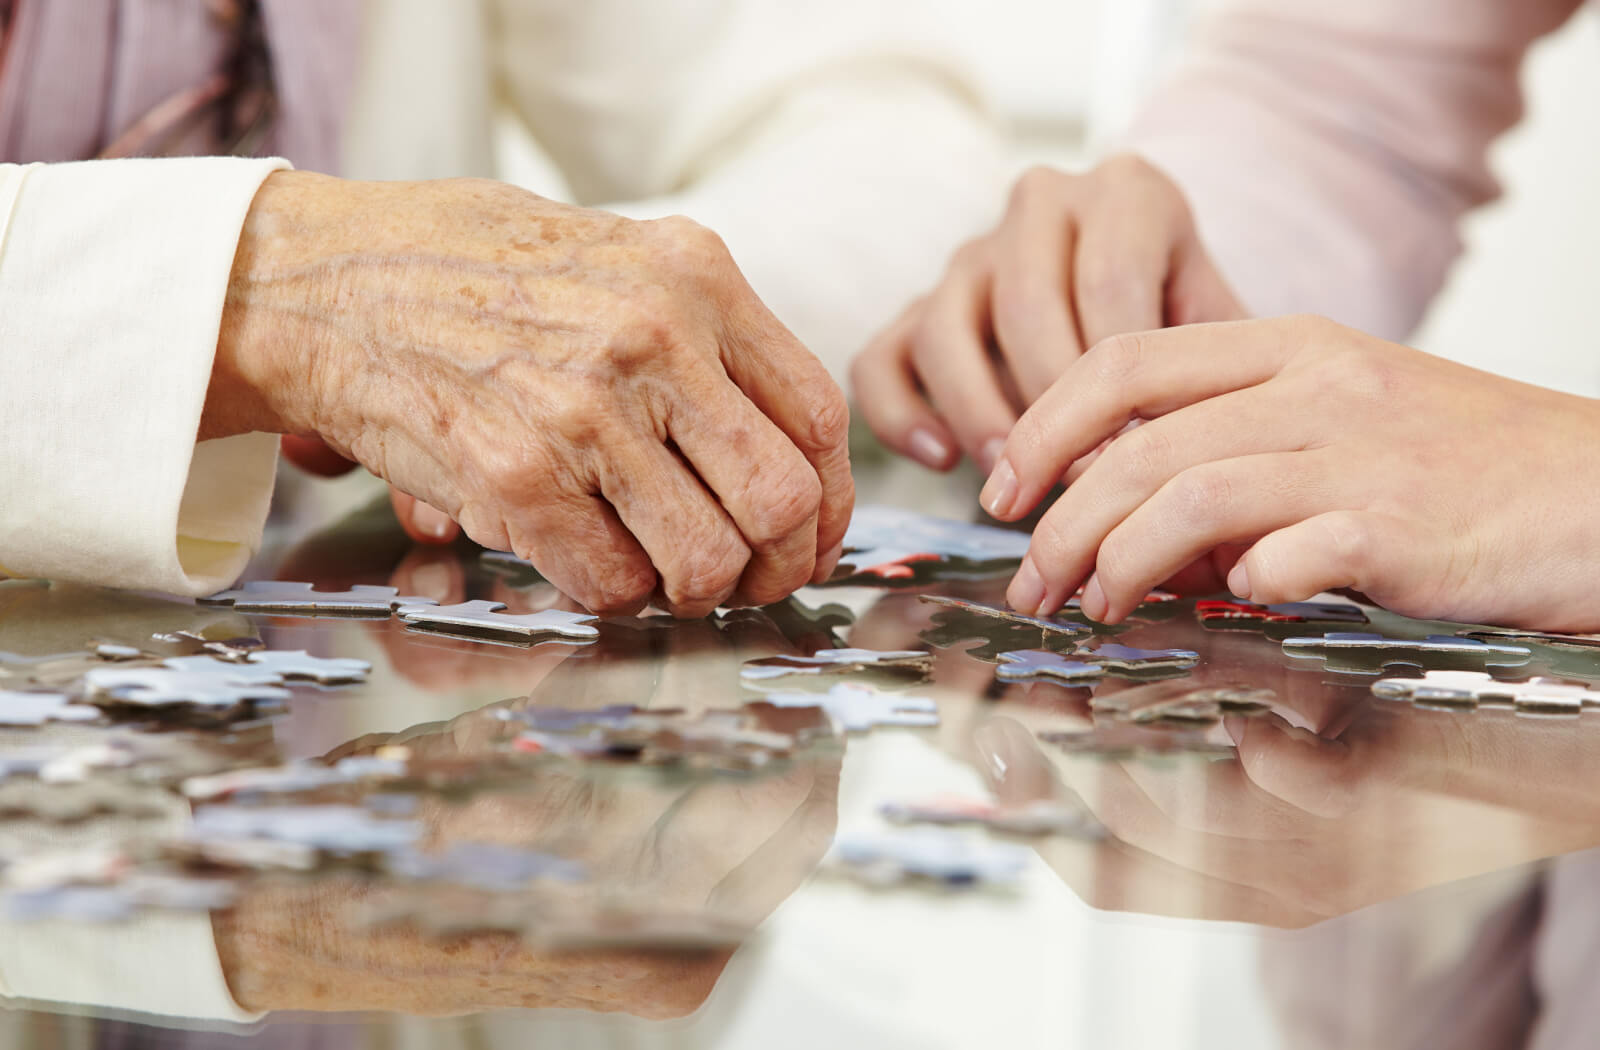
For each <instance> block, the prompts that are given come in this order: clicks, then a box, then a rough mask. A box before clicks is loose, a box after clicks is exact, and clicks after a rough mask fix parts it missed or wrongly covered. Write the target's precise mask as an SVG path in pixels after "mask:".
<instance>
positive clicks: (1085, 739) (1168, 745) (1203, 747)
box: [1038, 723, 1235, 761]
mask: <svg viewBox="0 0 1600 1050" xmlns="http://www.w3.org/2000/svg"><path fill="white" fill-rule="evenodd" d="M1038 738H1039V741H1040V743H1045V744H1051V745H1053V746H1055V747H1057V748H1059V749H1061V750H1062V751H1065V752H1067V753H1068V754H1072V755H1092V756H1094V757H1096V758H1104V759H1111V760H1116V761H1132V760H1138V759H1143V758H1162V757H1168V756H1172V755H1180V754H1181V755H1198V756H1200V757H1202V758H1207V759H1225V758H1232V757H1234V754H1235V751H1234V748H1233V747H1232V746H1231V745H1228V744H1218V743H1213V742H1212V741H1211V740H1209V739H1207V737H1206V735H1205V734H1204V733H1201V732H1196V731H1194V730H1189V729H1156V728H1151V727H1148V726H1136V725H1130V724H1126V723H1114V724H1112V725H1109V726H1107V725H1097V726H1095V727H1093V728H1092V729H1086V730H1081V731H1051V732H1044V733H1039V734H1038Z"/></svg>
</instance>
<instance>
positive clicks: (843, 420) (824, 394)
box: [807, 375, 850, 452]
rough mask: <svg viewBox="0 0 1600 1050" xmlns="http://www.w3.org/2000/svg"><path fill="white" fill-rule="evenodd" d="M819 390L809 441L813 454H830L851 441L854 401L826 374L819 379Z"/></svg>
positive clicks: (816, 395) (813, 404)
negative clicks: (851, 409)
mask: <svg viewBox="0 0 1600 1050" xmlns="http://www.w3.org/2000/svg"><path fill="white" fill-rule="evenodd" d="M816 387H817V393H816V394H815V396H814V397H813V398H812V402H813V403H812V406H811V417H810V426H809V430H810V434H809V435H808V437H807V441H808V443H809V445H810V451H813V452H827V451H831V450H832V449H836V448H840V447H842V446H843V445H844V444H845V443H846V442H847V441H848V440H849V438H850V402H849V401H847V400H845V396H844V391H842V390H840V389H839V384H837V383H835V382H834V381H833V380H832V379H831V378H830V377H828V376H826V375H823V376H821V377H820V378H819V379H818V381H817V383H816Z"/></svg>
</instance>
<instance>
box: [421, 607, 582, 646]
mask: <svg viewBox="0 0 1600 1050" xmlns="http://www.w3.org/2000/svg"><path fill="white" fill-rule="evenodd" d="M505 608H506V605H505V603H504V602H493V601H484V600H482V599H479V600H475V601H469V602H460V603H457V604H455V605H431V604H430V605H402V606H399V607H398V608H397V609H396V612H397V613H398V614H399V616H400V618H401V619H402V620H404V621H405V622H406V624H407V625H409V626H415V627H424V628H428V629H431V630H435V631H441V632H444V633H452V632H462V631H464V632H473V631H481V632H484V633H488V634H499V635H509V636H513V637H517V638H537V637H540V636H541V635H552V636H554V637H555V638H557V639H559V640H562V641H571V642H578V643H584V642H592V641H594V640H595V639H596V638H598V637H600V631H599V630H598V629H597V628H596V627H594V626H593V624H594V623H595V621H596V620H597V619H598V617H595V616H591V615H589V614H588V613H574V612H565V611H563V610H560V609H545V610H542V611H540V612H536V613H524V614H514V613H508V612H505V611H503V610H504V609H505ZM469 636H470V635H469Z"/></svg>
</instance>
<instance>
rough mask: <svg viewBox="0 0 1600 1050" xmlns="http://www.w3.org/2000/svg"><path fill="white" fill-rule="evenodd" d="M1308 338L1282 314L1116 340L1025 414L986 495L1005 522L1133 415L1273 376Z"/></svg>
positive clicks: (1077, 365) (1160, 411)
mask: <svg viewBox="0 0 1600 1050" xmlns="http://www.w3.org/2000/svg"><path fill="white" fill-rule="evenodd" d="M1303 340H1304V330H1303V326H1300V325H1296V324H1291V323H1289V322H1288V321H1285V320H1282V319H1278V320H1272V321H1236V322H1227V323H1219V324H1206V325H1189V326H1187V327H1184V328H1168V329H1164V330H1162V331H1158V332H1142V333H1138V334H1135V335H1122V336H1116V337H1115V338H1112V339H1108V340H1106V341H1104V342H1102V343H1100V344H1099V345H1097V346H1096V347H1095V348H1094V349H1092V350H1090V351H1089V352H1088V353H1087V354H1085V355H1084V356H1083V357H1081V358H1079V359H1078V360H1077V361H1075V362H1073V364H1072V365H1071V367H1069V368H1068V369H1067V371H1066V373H1065V374H1064V375H1063V376H1062V377H1061V378H1060V379H1059V380H1058V381H1057V382H1056V384H1055V385H1054V386H1052V387H1051V388H1050V389H1049V390H1048V391H1047V392H1046V393H1045V395H1044V396H1043V397H1042V398H1040V399H1039V400H1038V401H1037V402H1035V403H1034V405H1033V407H1032V408H1030V409H1028V411H1027V412H1026V413H1024V414H1023V416H1022V418H1021V419H1020V420H1018V421H1017V425H1016V426H1015V427H1013V428H1012V430H1011V434H1010V436H1009V437H1007V438H1006V445H1005V449H1004V450H1003V451H1002V453H1001V455H1000V460H999V462H998V463H996V464H995V469H994V472H993V473H992V474H991V475H990V476H989V480H988V482H987V483H986V484H985V485H984V487H983V493H982V495H981V496H980V497H979V498H980V500H981V502H982V503H983V506H984V509H985V510H987V511H988V512H989V513H990V514H991V515H993V516H994V517H996V518H999V519H1001V520H1003V521H1014V520H1016V519H1017V518H1020V517H1022V516H1023V515H1024V514H1026V513H1027V512H1028V511H1030V510H1032V509H1033V507H1034V506H1036V505H1037V504H1038V502H1039V501H1040V500H1041V499H1043V498H1044V495H1045V493H1047V492H1049V491H1050V488H1051V487H1052V486H1053V485H1055V483H1056V482H1057V481H1058V480H1059V479H1060V478H1061V476H1062V475H1063V474H1064V473H1066V470H1067V468H1068V467H1069V466H1071V465H1072V464H1073V463H1074V462H1075V461H1076V460H1077V459H1078V458H1079V457H1081V456H1084V455H1087V454H1088V453H1089V452H1091V451H1093V450H1094V449H1095V447H1096V446H1098V445H1099V444H1100V443H1101V442H1102V441H1104V440H1105V439H1106V438H1108V437H1110V436H1112V435H1113V434H1115V433H1116V432H1117V431H1118V430H1120V429H1122V428H1123V427H1124V426H1126V425H1127V423H1128V422H1129V420H1133V419H1154V418H1156V417H1157V416H1162V415H1165V414H1166V413H1168V412H1172V411H1174V410H1176V409H1179V408H1182V407H1184V406H1185V405H1190V404H1194V403H1195V402H1197V401H1204V400H1206V399H1207V398H1211V397H1216V396H1218V395H1220V394H1225V393H1228V392H1229V391H1233V390H1240V389H1243V388H1245V387H1250V386H1255V385H1256V384H1258V383H1263V382H1266V381H1267V380H1268V379H1270V378H1272V377H1273V376H1274V375H1276V374H1277V373H1278V371H1279V370H1280V369H1281V368H1282V367H1283V365H1284V363H1285V362H1286V361H1287V360H1288V359H1289V357H1290V356H1292V355H1293V354H1294V352H1295V351H1296V350H1298V349H1299V347H1300V345H1301V343H1302V342H1303Z"/></svg>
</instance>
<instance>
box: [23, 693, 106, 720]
mask: <svg viewBox="0 0 1600 1050" xmlns="http://www.w3.org/2000/svg"><path fill="white" fill-rule="evenodd" d="M99 717H100V709H99V708H96V707H91V706H89V705H87V704H80V703H77V702H75V701H74V700H73V699H72V698H71V697H69V696H67V695H65V694H63V693H29V692H13V691H10V690H5V689H0V726H41V725H44V724H45V723H46V722H93V721H94V720H95V719H97V718H99Z"/></svg>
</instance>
